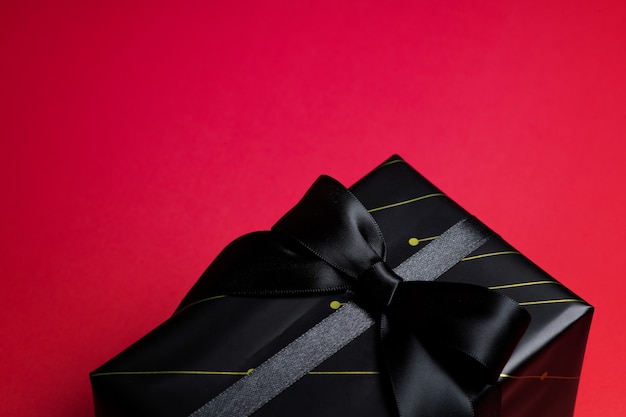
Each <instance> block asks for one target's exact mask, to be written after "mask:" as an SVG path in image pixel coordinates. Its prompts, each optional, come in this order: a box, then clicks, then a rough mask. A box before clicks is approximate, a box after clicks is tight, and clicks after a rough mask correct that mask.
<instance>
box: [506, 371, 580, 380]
mask: <svg viewBox="0 0 626 417" xmlns="http://www.w3.org/2000/svg"><path fill="white" fill-rule="evenodd" d="M500 377H501V378H506V379H539V380H541V381H543V380H546V379H579V378H580V377H579V376H561V375H549V374H548V373H547V372H544V373H543V374H541V375H519V376H515V375H509V374H500Z"/></svg>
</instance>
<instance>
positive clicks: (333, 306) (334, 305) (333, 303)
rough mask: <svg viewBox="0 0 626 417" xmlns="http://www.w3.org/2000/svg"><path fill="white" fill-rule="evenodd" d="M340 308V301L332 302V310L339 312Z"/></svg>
mask: <svg viewBox="0 0 626 417" xmlns="http://www.w3.org/2000/svg"><path fill="white" fill-rule="evenodd" d="M339 307H341V303H340V302H339V301H331V302H330V308H332V309H333V310H337V309H338V308H339Z"/></svg>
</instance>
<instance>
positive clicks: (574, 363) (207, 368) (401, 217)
mask: <svg viewBox="0 0 626 417" xmlns="http://www.w3.org/2000/svg"><path fill="white" fill-rule="evenodd" d="M350 191H351V192H352V193H353V194H354V196H356V197H357V198H358V200H360V202H361V203H362V204H363V206H365V208H366V209H367V212H369V213H370V215H371V216H372V217H373V219H374V220H375V225H376V226H377V227H379V228H380V232H381V233H382V235H383V236H384V241H385V242H386V247H387V248H386V263H387V264H388V265H389V267H391V268H395V267H397V266H398V265H399V264H401V263H402V262H403V261H405V260H406V259H408V258H410V257H411V256H412V255H414V254H415V253H417V252H418V251H420V250H421V249H422V248H424V247H425V246H426V245H428V244H429V243H430V242H433V241H436V240H437V239H438V237H439V236H441V235H442V233H444V232H445V231H446V230H448V229H450V228H451V227H452V226H453V225H455V224H457V222H459V221H460V220H462V219H465V218H468V216H469V215H468V213H467V212H466V211H465V210H463V209H462V208H461V207H459V206H458V205H457V204H456V203H454V202H453V201H452V200H450V199H449V198H448V197H447V196H445V195H444V194H442V193H441V191H440V190H438V189H437V188H436V187H434V186H433V185H432V184H431V183H430V182H428V181H427V180H426V179H424V178H423V177H422V176H421V175H420V174H418V173H417V172H416V171H415V170H413V169H412V168H411V167H410V166H409V165H407V164H406V163H405V162H404V161H403V160H402V159H401V158H399V157H397V156H394V157H392V158H390V159H389V160H388V161H386V162H385V163H383V164H382V165H380V166H379V167H377V168H376V169H375V170H374V171H373V172H371V173H370V174H368V175H367V176H366V177H364V178H363V179H362V180H360V181H359V182H358V183H356V184H355V185H354V186H353V187H351V188H350ZM280 239H281V238H278V240H280ZM239 246H241V244H239ZM266 249H267V248H264V247H261V248H258V251H261V252H263V251H264V250H266ZM305 252H306V251H305ZM291 255H293V256H301V255H300V254H299V253H296V254H295V255H294V254H290V256H291ZM237 256H240V254H239V252H238V249H237V243H236V242H235V244H234V245H233V248H230V247H229V248H227V249H226V250H225V251H224V252H223V253H222V254H221V255H220V257H218V259H217V260H216V261H215V262H214V263H213V264H212V265H211V266H210V267H209V268H208V270H207V272H205V274H204V275H203V276H202V277H201V278H200V280H199V281H198V283H197V284H196V285H195V286H194V287H193V288H192V290H191V291H190V292H189V294H188V295H187V296H186V297H185V299H184V300H183V302H182V303H181V305H180V306H179V308H178V309H177V311H176V313H175V314H174V315H173V316H172V317H171V318H170V319H169V320H167V321H166V322H165V323H163V324H162V325H161V326H159V327H158V328H157V329H155V330H154V331H152V332H151V333H149V334H148V335H146V336H145V337H144V338H142V339H141V340H139V341H138V342H136V343H135V344H133V345H132V346H131V347H129V348H128V349H126V350H125V351H124V352H122V353H120V354H119V355H118V356H116V357H115V358H113V359H112V360H111V361H109V362H108V363H106V364H105V365H103V366H101V367H100V368H99V369H97V370H96V371H94V372H93V373H92V374H91V382H92V387H93V395H94V404H95V409H96V414H97V415H98V416H143V415H151V416H181V417H182V416H189V415H191V414H192V413H193V412H194V411H195V410H198V409H199V408H201V407H202V406H203V405H204V404H205V403H207V402H209V401H210V400H211V399H213V398H215V397H216V396H218V395H219V394H220V393H221V392H223V391H224V390H226V389H228V388H229V387H230V386H232V385H233V384H234V383H236V381H238V380H240V379H242V378H244V377H246V376H247V375H248V374H251V373H252V372H253V370H254V369H255V368H257V367H258V366H259V365H260V364H261V363H263V362H264V361H266V360H267V359H268V358H272V357H273V356H274V355H276V354H277V352H279V351H280V350H281V349H282V348H283V347H285V346H287V345H288V344H289V343H291V342H292V341H293V340H296V339H298V338H299V337H300V336H301V335H302V334H303V333H305V332H307V330H309V329H310V328H312V327H313V326H315V325H316V324H317V323H319V322H320V321H322V320H323V319H325V318H326V317H328V316H330V315H331V314H332V313H333V312H334V311H335V310H337V309H340V308H342V306H343V305H345V304H346V303H347V302H349V301H351V300H353V299H354V291H353V289H352V288H347V287H345V286H344V287H341V288H336V289H335V290H334V291H292V292H291V293H290V294H281V291H280V288H278V289H276V288H274V289H272V291H257V292H256V293H255V292H254V291H250V294H245V291H239V293H237V294H235V295H233V294H228V295H227V294H225V293H223V292H222V293H220V291H219V290H220V285H219V283H218V284H215V282H214V281H215V280H216V276H218V280H219V279H220V278H219V276H220V275H221V269H220V268H222V265H223V264H224V263H226V264H228V263H231V264H232V263H238V262H239V260H238V259H237ZM260 259H262V260H263V262H266V263H268V264H270V263H271V264H272V265H271V268H274V270H277V271H279V272H280V271H281V266H280V265H278V266H277V265H276V263H279V262H278V261H276V260H275V259H274V258H272V255H268V256H261V257H260ZM298 259H299V258H298ZM306 262H308V261H306V260H303V261H302V264H303V265H304V264H306ZM266 267H267V265H260V266H259V267H258V268H259V269H262V268H266ZM242 268H243V267H242ZM303 268H304V267H303ZM296 269H297V268H296ZM297 272H298V271H297V270H296V271H294V270H290V271H288V272H287V273H286V276H288V277H289V278H288V279H291V280H298V273H297ZM305 273H306V272H303V274H305ZM255 274H256V270H255V266H254V265H253V266H252V267H248V269H245V268H243V269H241V268H240V269H239V270H238V272H237V273H236V274H234V275H232V276H230V275H228V274H224V275H225V276H227V275H228V279H230V280H235V281H241V282H242V284H241V285H243V287H244V288H245V286H246V285H247V280H250V281H254V279H255ZM277 281H278V282H280V279H278V278H277ZM436 281H437V282H450V283H468V284H475V285H479V286H481V287H484V288H488V289H489V290H490V291H491V292H495V293H498V294H502V295H505V296H507V297H510V298H512V299H514V300H516V301H517V302H518V303H519V305H520V306H522V307H523V308H524V309H525V310H526V311H527V312H528V313H530V316H531V318H532V319H531V321H530V324H529V326H528V329H527V330H526V332H525V333H524V335H523V337H522V338H521V340H520V341H519V343H518V344H517V346H516V347H515V350H514V351H513V353H512V355H511V356H510V358H509V359H508V361H507V362H506V365H505V366H504V369H503V370H502V371H501V372H500V375H499V378H498V381H497V384H496V385H495V386H488V385H486V388H485V390H483V391H480V392H478V391H476V390H474V391H472V394H473V397H472V399H473V407H474V409H475V410H474V412H475V414H476V415H478V416H487V415H490V416H496V415H502V416H507V417H521V416H533V417H540V416H546V417H547V416H550V417H553V416H571V415H572V414H573V409H574V402H575V398H576V391H577V387H578V381H579V376H580V370H581V366H582V359H583V354H584V349H585V344H586V339H587V334H588V331H589V326H590V324H591V317H592V314H593V308H592V307H591V306H590V305H589V304H587V303H586V302H584V301H583V300H582V299H581V298H580V297H578V296H576V295H575V294H573V293H572V292H571V291H569V290H568V289H567V288H565V287H564V286H563V285H562V284H560V283H559V282H557V281H556V280H554V279H553V278H552V277H550V276H549V275H547V274H546V273H545V272H544V271H542V270H541V269H540V268H539V267H537V266H536V265H535V264H533V263H532V262H531V261H529V260H528V259H527V258H525V257H524V256H523V255H521V254H520V253H519V252H518V251H516V250H515V249H514V248H513V247H511V246H510V245H508V244H507V243H506V242H504V241H503V240H502V239H501V238H499V237H498V236H495V237H492V238H491V239H489V240H488V241H487V242H486V243H484V244H481V246H480V247H478V248H477V249H476V250H473V251H472V252H471V253H469V254H468V255H467V256H464V257H463V258H462V259H461V260H460V261H459V262H456V263H455V265H454V266H453V267H452V268H450V269H448V270H447V271H445V272H444V273H443V274H442V275H441V276H439V277H438V278H437V279H436ZM238 285H239V284H238ZM250 285H252V286H254V284H250ZM287 285H292V284H291V283H289V284H287ZM296 286H297V285H296ZM379 332H380V330H379V329H378V328H376V327H372V328H369V329H368V330H366V331H365V332H364V333H363V334H362V335H360V336H358V337H357V338H356V339H355V340H354V341H352V342H350V343H348V344H347V345H346V346H345V347H343V348H342V349H340V350H339V351H338V352H337V353H335V354H333V355H332V356H330V357H329V358H328V359H326V360H325V361H323V362H322V363H321V364H320V365H319V366H316V367H315V368H314V369H312V370H311V371H309V372H306V375H304V376H303V377H302V378H299V379H297V381H296V382H295V383H293V384H290V386H289V388H287V389H286V390H285V391H284V392H281V393H279V394H278V395H277V396H276V397H275V398H272V399H271V400H270V401H269V402H267V403H266V404H264V405H262V406H261V407H260V409H258V411H256V412H255V413H254V414H253V415H254V416H289V415H298V416H320V415H325V416H394V415H397V411H396V406H395V404H394V402H395V399H394V396H393V394H390V389H389V382H388V376H387V375H386V373H387V371H386V368H385V366H384V365H382V364H381V363H382V362H383V360H382V359H381V352H380V349H381V348H380V342H379V340H378V339H379V334H378V333H379ZM435 356H437V355H436V354H435ZM457 365H458V364H457V363H452V364H450V365H446V366H449V367H451V368H453V367H456V366H457ZM408 368H410V367H409V366H407V369H408ZM468 369H469V368H468ZM465 373H466V374H468V375H465V376H464V378H465V377H467V378H468V379H472V378H473V374H472V373H471V372H465ZM494 398H496V401H495V402H494V400H493V399H494ZM495 403H497V406H494V404H495ZM485 404H490V405H488V406H486V405H485ZM209 415H210V414H209ZM233 415H236V414H233ZM420 415H428V411H425V412H424V413H420Z"/></svg>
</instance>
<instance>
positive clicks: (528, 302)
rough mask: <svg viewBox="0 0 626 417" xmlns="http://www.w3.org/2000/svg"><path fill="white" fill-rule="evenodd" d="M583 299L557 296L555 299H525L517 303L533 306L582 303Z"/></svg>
mask: <svg viewBox="0 0 626 417" xmlns="http://www.w3.org/2000/svg"><path fill="white" fill-rule="evenodd" d="M582 302H583V301H582V300H580V299H578V298H559V299H556V300H539V301H525V302H522V303H519V305H521V306H534V305H540V304H555V303H582Z"/></svg>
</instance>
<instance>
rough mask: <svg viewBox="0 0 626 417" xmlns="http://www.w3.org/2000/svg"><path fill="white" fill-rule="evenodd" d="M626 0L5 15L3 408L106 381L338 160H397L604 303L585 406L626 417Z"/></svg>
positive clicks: (62, 399)
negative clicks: (218, 262) (220, 257)
mask: <svg viewBox="0 0 626 417" xmlns="http://www.w3.org/2000/svg"><path fill="white" fill-rule="evenodd" d="M625 45H626V3H625V2H623V1H622V0H614V1H611V0H607V1H602V0H600V1H595V0H594V1H571V0H570V1H549V2H546V1H538V0H536V1H535V0H532V1H514V0H507V1H480V2H476V1H437V2H433V1H428V2H426V1H421V2H409V1H407V2H398V1H392V2H369V1H340V2H336V1H319V0H318V1H315V2H292V1H264V2H252V1H251V2H246V1H230V2H218V1H213V2H205V1H193V2H192V1H189V2H181V3H178V2H173V1H170V2H155V1H149V2H148V1H146V2H139V1H135V2H122V1H118V2H106V3H105V2H100V3H97V4H96V3H95V2H94V3H91V2H82V1H81V2H79V1H58V2H33V1H13V2H9V1H5V2H3V4H2V6H0V56H1V58H0V106H1V108H0V138H1V139H2V142H1V144H2V145H1V152H0V170H1V171H0V172H1V176H0V181H1V189H0V193H1V198H2V204H1V205H0V214H1V216H0V225H1V228H2V229H1V238H2V246H1V251H0V252H1V254H0V256H1V258H0V259H1V265H0V266H1V272H0V274H1V279H2V286H1V290H0V303H1V304H0V305H1V313H0V346H1V347H0V349H1V355H0V375H1V380H2V382H0V398H2V401H1V402H0V414H2V415H7V416H42V415H46V416H90V415H93V411H92V406H91V394H90V386H89V381H88V372H89V371H90V370H92V369H94V368H96V367H97V366H99V365H100V364H102V363H103V362H105V361H106V360H108V359H109V358H111V357H112V356H113V355H114V354H116V353H117V352H119V351H120V350H122V349H123V348H124V347H126V346H127V345H128V344H130V343H131V342H133V341H134V340H136V339H137V338H139V337H140V336H142V335H143V334H145V333H146V332H147V331H149V330H150V329H152V328H153V327H154V326H156V325H157V324H159V323H160V322H162V321H163V320H164V319H166V318H167V317H168V315H169V314H171V312H172V311H173V309H174V307H175V306H176V305H177V303H178V302H179V301H180V300H181V298H182V297H183V295H184V294H185V292H186V290H187V289H189V288H190V286H191V285H192V284H193V283H194V281H195V280H196V279H197V277H198V276H199V275H200V273H201V272H202V271H203V270H204V268H205V267H206V266H207V265H208V263H209V262H210V261H211V260H212V259H213V257H214V256H215V255H216V254H217V253H218V251H219V250H220V249H221V248H222V247H224V245H226V244H227V243H228V242H229V241H230V240H232V239H233V238H235V237H237V236H239V235H241V234H243V233H246V232H249V231H253V230H258V229H266V228H268V227H270V226H271V225H272V224H273V222H274V221H275V220H277V219H278V217H279V216H280V215H281V214H282V213H284V212H285V211H286V210H287V209H288V208H289V207H290V206H291V205H292V204H294V203H295V202H296V200H297V199H298V198H299V197H300V196H301V195H302V194H303V193H304V191H305V190H306V188H307V187H308V186H309V185H310V183H311V182H312V181H313V180H314V179H315V178H316V177H317V176H318V175H319V174H322V173H326V174H330V175H332V176H334V177H336V178H337V179H339V180H340V181H342V182H343V183H345V184H346V185H351V184H352V183H353V182H355V181H356V180H357V179H358V178H359V177H361V176H362V175H364V174H365V173H367V172H368V171H369V170H370V169H372V168H373V167H374V166H376V165H377V164H378V163H380V162H382V161H383V160H384V159H385V158H387V157H388V156H390V155H391V154H392V153H399V154H400V155H402V156H403V157H404V158H405V159H407V160H408V162H409V163H411V164H412V165H413V166H415V167H416V168H417V169H418V170H419V171H421V172H422V173H423V174H424V175H426V176H427V177H428V178H429V179H431V180H432V181H433V182H434V183H435V184H437V185H438V186H439V187H441V188H443V190H444V191H446V192H447V193H448V194H450V195H451V196H452V197H453V198H454V199H456V200H457V201H458V202H459V203H461V204H462V205H463V206H465V207H466V208H467V209H468V210H470V211H471V212H472V213H474V214H475V215H477V216H478V217H479V218H481V219H482V220H483V221H485V222H486V223H487V224H489V225H490V226H491V227H492V228H494V229H495V230H496V231H498V232H499V233H500V234H501V235H503V236H504V237H505V239H507V240H509V241H510V243H512V244H513V245H514V246H516V247H517V248H518V249H520V250H521V251H522V252H524V253H525V254H526V255H527V256H529V257H530V258H531V259H532V260H534V261H535V262H536V263H538V264H539V265H540V266H542V267H543V268H544V269H546V270H547V271H548V272H549V273H551V274H552V275H554V276H555V277H556V278H557V279H559V280H560V281H561V282H563V283H564V284H566V285H567V286H568V287H570V288H571V289H573V290H574V291H575V292H577V293H578V294H579V295H581V296H582V297H583V298H585V299H587V300H588V301H589V302H591V303H592V304H594V305H595V306H596V316H595V320H594V323H593V328H592V332H591V335H590V341H589V345H588V350H587V356H586V361H585V365H584V369H583V373H582V379H581V385H580V389H579V399H578V403H577V411H576V416H577V417H583V416H596V415H599V416H622V415H624V413H625V411H626V407H625V406H624V403H623V401H622V398H623V386H622V379H623V376H624V375H626V363H625V362H624V361H623V356H624V348H625V347H626V336H624V332H623V324H622V323H621V321H622V319H623V318H624V313H625V310H626V307H625V306H624V305H625V303H624V302H623V297H624V296H623V294H622V293H623V291H624V288H625V285H626V284H624V281H623V277H622V271H624V270H625V266H626V265H625V257H624V255H623V250H624V247H625V245H624V235H625V232H626V220H625V216H624V214H623V211H624V210H623V208H624V203H625V200H626V197H625V196H624V192H623V184H624V183H625V181H626V169H625V168H624V160H625V152H624V139H625V137H626V136H625V133H626V83H625V82H624V79H625V74H626V53H625Z"/></svg>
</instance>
